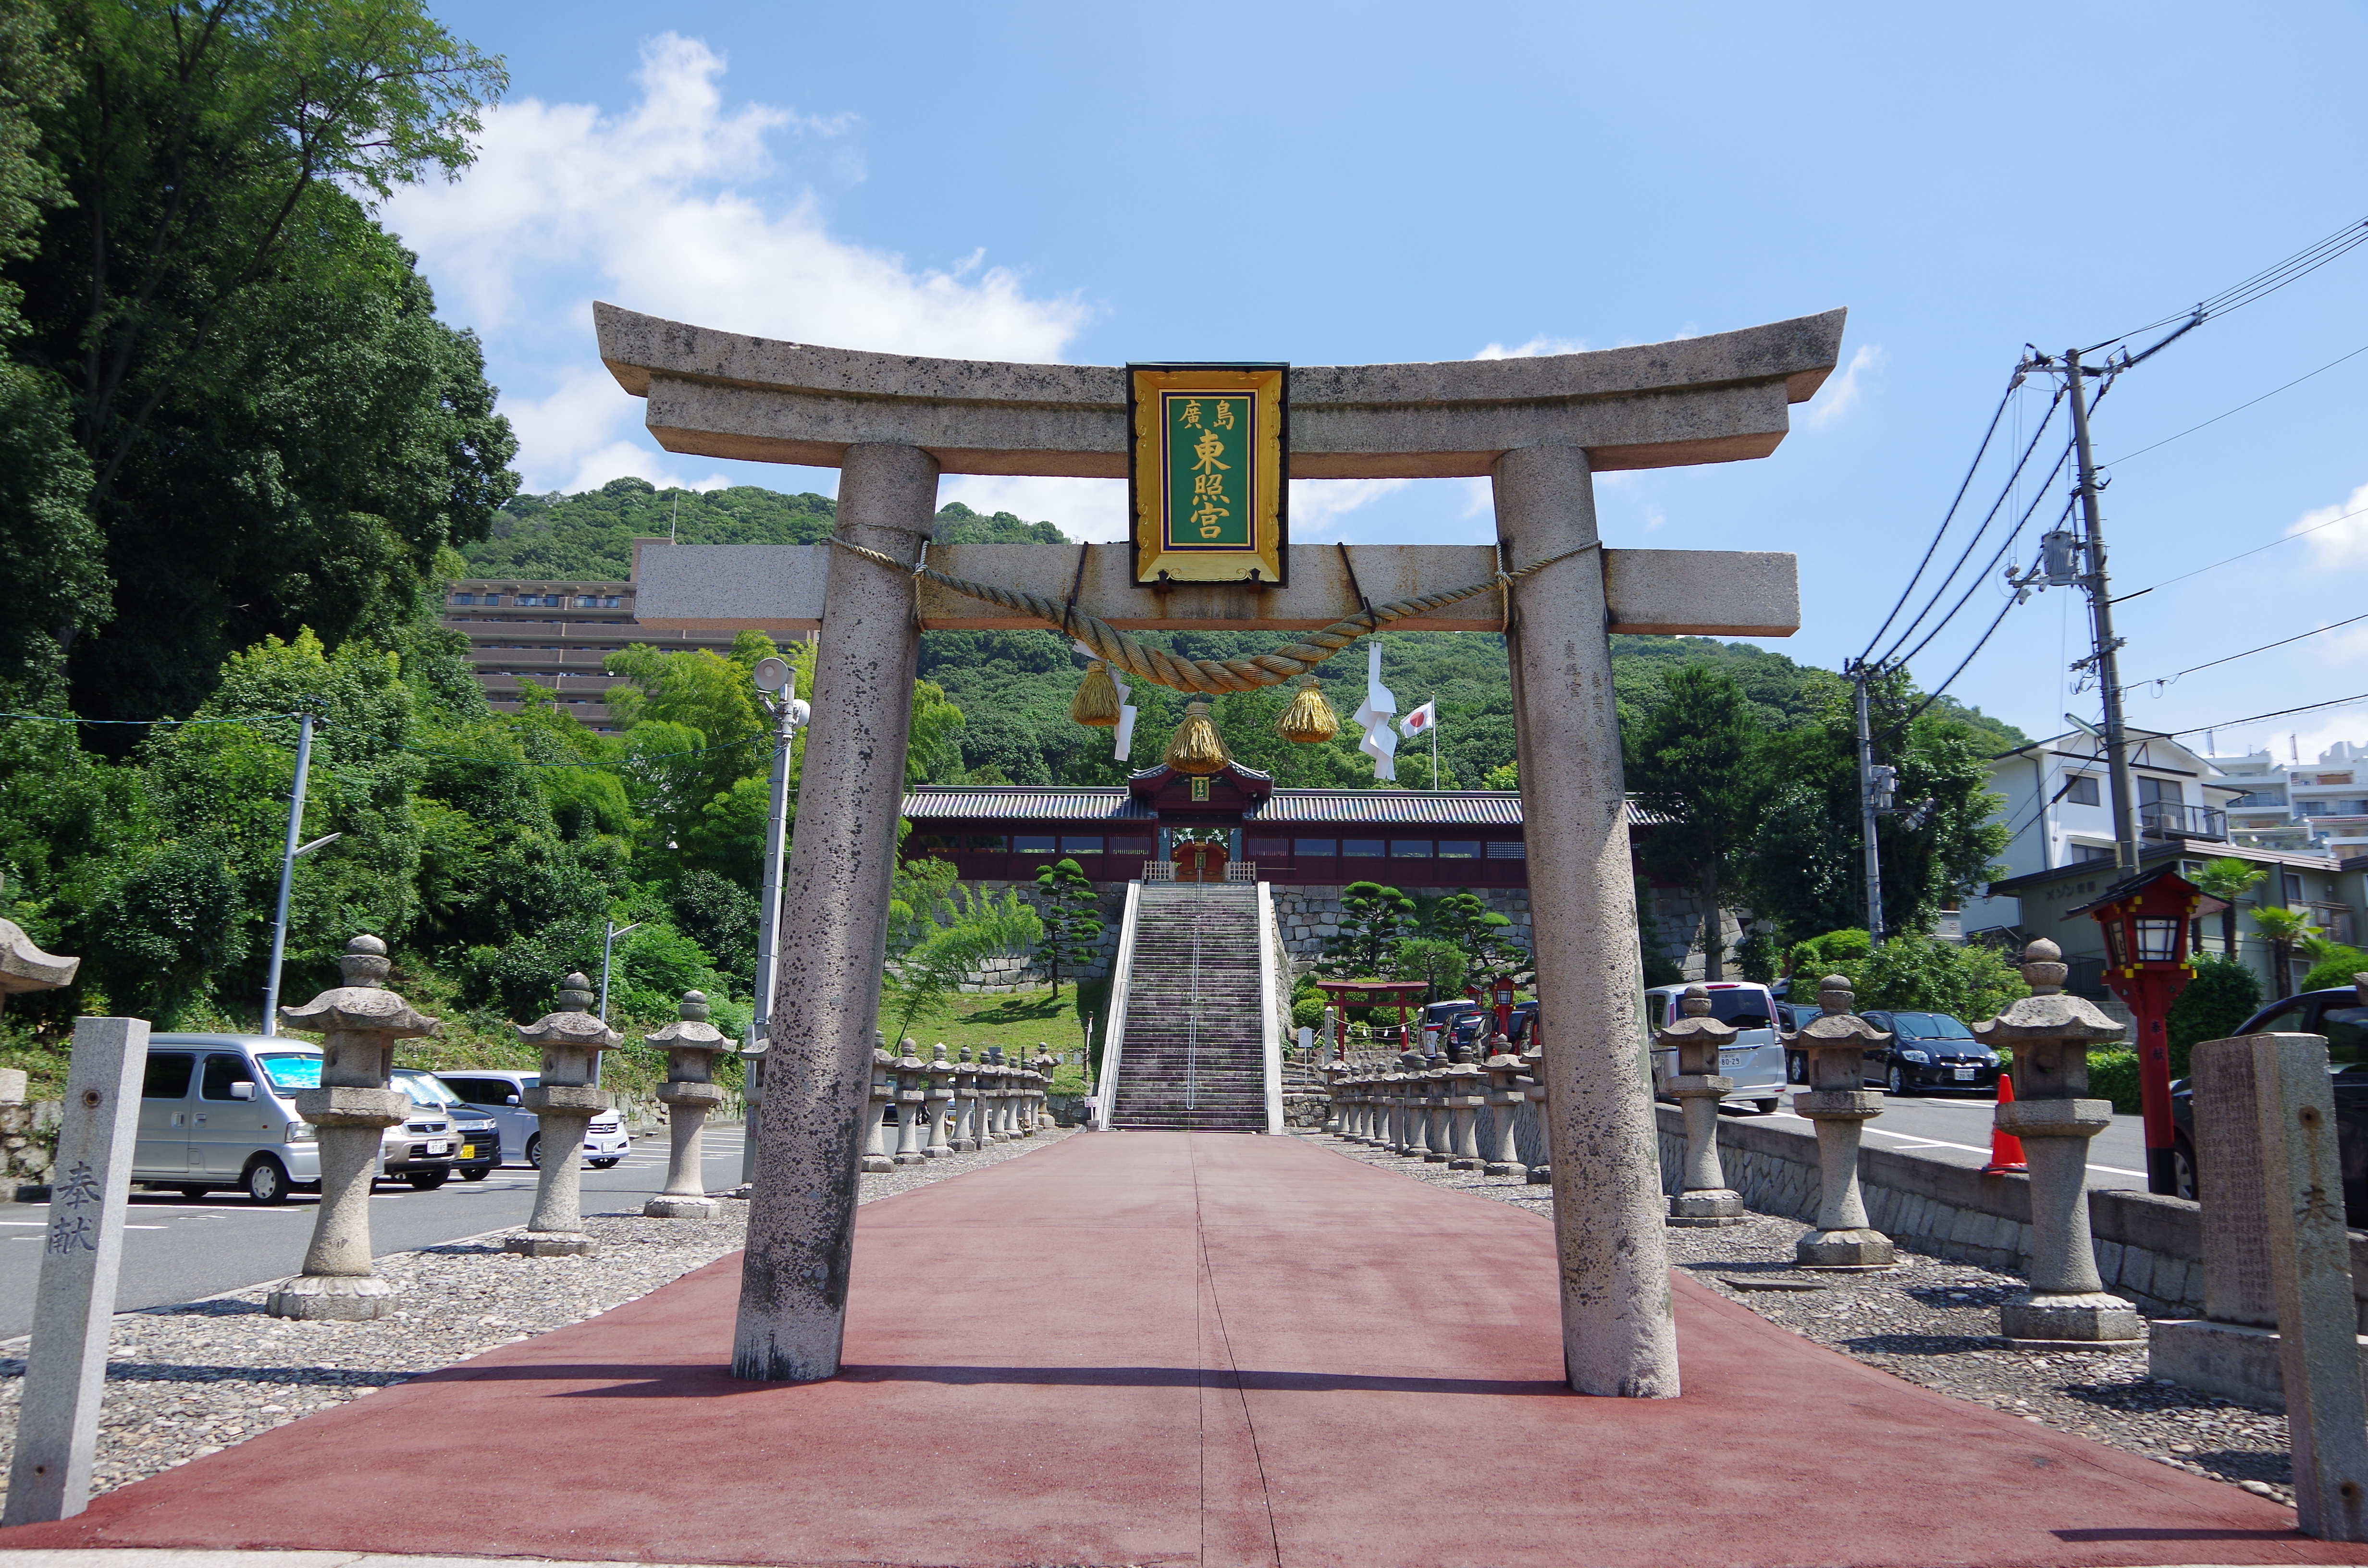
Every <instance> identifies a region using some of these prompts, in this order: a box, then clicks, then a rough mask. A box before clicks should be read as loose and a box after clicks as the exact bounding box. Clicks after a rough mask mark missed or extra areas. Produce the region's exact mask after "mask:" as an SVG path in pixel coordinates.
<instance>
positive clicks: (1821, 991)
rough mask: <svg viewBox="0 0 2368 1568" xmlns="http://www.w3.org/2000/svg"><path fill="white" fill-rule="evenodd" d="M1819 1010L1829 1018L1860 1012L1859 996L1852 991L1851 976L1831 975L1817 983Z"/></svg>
mask: <svg viewBox="0 0 2368 1568" xmlns="http://www.w3.org/2000/svg"><path fill="white" fill-rule="evenodd" d="M1817 1010H1818V1011H1819V1012H1821V1013H1823V1014H1825V1016H1826V1017H1829V1018H1836V1017H1840V1016H1841V1015H1843V1014H1844V1013H1852V1012H1856V1011H1857V1010H1858V994H1857V993H1856V992H1854V991H1852V990H1851V989H1850V976H1849V975H1847V974H1829V975H1827V976H1826V978H1825V979H1823V980H1820V981H1819V982H1817Z"/></svg>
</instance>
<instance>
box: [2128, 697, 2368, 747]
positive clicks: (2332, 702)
mask: <svg viewBox="0 0 2368 1568" xmlns="http://www.w3.org/2000/svg"><path fill="white" fill-rule="evenodd" d="M2347 702H2368V691H2362V692H2358V693H2355V694H2354V695H2352V696H2350V697H2335V698H2329V699H2328V700H2327V701H2325V702H2305V703H2304V704H2303V705H2302V706H2301V707H2299V708H2281V709H2279V710H2277V711H2276V712H2274V713H2248V714H2246V715H2245V716H2244V717H2243V718H2241V719H2222V720H2220V721H2218V722H2215V723H2211V724H2198V725H2196V726H2194V727H2193V728H2192V729H2187V730H2161V731H2157V732H2156V733H2158V734H2161V735H2163V736H2165V737H2166V738H2168V739H2170V740H2177V739H2178V738H2179V737H2180V736H2181V735H2200V734H2202V733H2203V732H2204V731H2206V730H2233V729H2235V728H2236V727H2237V725H2239V724H2256V723H2259V722H2260V721H2262V720H2264V719H2285V718H2290V717H2292V716H2293V715H2294V714H2296V713H2316V712H2317V711H2318V710H2320V709H2322V708H2340V707H2342V706H2343V705H2344V704H2345V703H2347Z"/></svg>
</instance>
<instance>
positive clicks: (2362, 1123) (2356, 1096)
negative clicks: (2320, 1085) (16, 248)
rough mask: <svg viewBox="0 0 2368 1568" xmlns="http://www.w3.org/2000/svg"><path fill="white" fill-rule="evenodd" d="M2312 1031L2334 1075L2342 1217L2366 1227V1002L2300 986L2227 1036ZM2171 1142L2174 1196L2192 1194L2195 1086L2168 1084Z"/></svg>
mask: <svg viewBox="0 0 2368 1568" xmlns="http://www.w3.org/2000/svg"><path fill="white" fill-rule="evenodd" d="M2248 1034H2315V1035H2317V1036H2319V1037H2320V1038H2322V1039H2324V1040H2326V1041H2327V1070H2328V1073H2329V1074H2332V1075H2333V1077H2334V1079H2335V1138H2336V1144H2337V1146H2338V1148H2339V1149H2340V1151H2341V1154H2342V1159H2343V1214H2344V1222H2345V1223H2346V1224H2348V1225H2350V1226H2351V1228H2352V1229H2353V1230H2355V1231H2357V1230H2368V1006H2361V1003H2360V996H2359V994H2358V993H2357V992H2355V991H2353V990H2352V988H2351V987H2350V986H2348V985H2346V986H2342V987H2340V988H2339V989H2336V990H2330V991H2305V992H2304V993H2303V994H2301V995H2299V996H2288V997H2286V998H2284V999H2283V1001H2278V1002H2272V1003H2271V1004H2270V1005H2269V1006H2266V1007H2264V1008H2262V1009H2261V1010H2260V1012H2258V1013H2256V1014H2254V1015H2253V1016H2252V1017H2249V1018H2247V1019H2246V1020H2245V1021H2244V1023H2242V1024H2241V1025H2239V1026H2238V1027H2237V1028H2236V1029H2235V1030H2234V1031H2233V1032H2232V1033H2231V1035H2230V1036H2229V1038H2230V1039H2235V1038H2236V1037H2237V1036H2238V1035H2248ZM2170 1120H2171V1146H2172V1148H2173V1150H2174V1151H2175V1153H2176V1154H2177V1157H2178V1170H2179V1196H2180V1197H2181V1198H2193V1197H2194V1196H2195V1085H2194V1081H2193V1080H2192V1079H2189V1078H2181V1079H2180V1080H2179V1082H2177V1083H2175V1084H2173V1085H2171V1086H2170Z"/></svg>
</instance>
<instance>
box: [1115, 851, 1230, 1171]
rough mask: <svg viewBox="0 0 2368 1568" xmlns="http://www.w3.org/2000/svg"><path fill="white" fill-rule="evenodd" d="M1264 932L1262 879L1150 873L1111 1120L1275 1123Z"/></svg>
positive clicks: (1222, 1127)
mask: <svg viewBox="0 0 2368 1568" xmlns="http://www.w3.org/2000/svg"><path fill="white" fill-rule="evenodd" d="M1259 939H1260V936H1259V931H1258V888H1257V885H1256V884H1255V883H1249V882H1230V883H1228V882H1174V883H1163V882H1145V883H1144V884H1143V894H1142V901H1141V903H1139V904H1138V905H1137V907H1136V911H1135V932H1134V958H1133V965H1132V967H1131V968H1130V970H1129V971H1128V978H1127V999H1126V1033H1125V1037H1124V1040H1123V1042H1122V1044H1121V1049H1120V1054H1119V1064H1118V1083H1117V1085H1116V1086H1115V1089H1114V1091H1113V1093H1112V1096H1111V1099H1112V1106H1111V1111H1110V1126H1112V1127H1116V1128H1128V1127H1133V1128H1154V1129H1163V1130H1167V1131H1203V1132H1263V1131H1266V1041H1265V1031H1264V1018H1263V1015H1262V1013H1261V1006H1262V1004H1263V998H1262V997H1261V996H1260V995H1259V994H1258V941H1259ZM1196 998H1197V1002H1196Z"/></svg>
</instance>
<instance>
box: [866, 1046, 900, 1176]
mask: <svg viewBox="0 0 2368 1568" xmlns="http://www.w3.org/2000/svg"><path fill="white" fill-rule="evenodd" d="M872 1037H873V1038H872V1045H871V1092H870V1093H869V1094H868V1095H867V1096H865V1099H864V1102H863V1168H864V1170H865V1171H866V1172H869V1173H873V1174H876V1173H878V1172H881V1171H893V1170H894V1169H895V1168H896V1162H895V1161H894V1160H893V1159H891V1158H889V1156H888V1145H887V1143H886V1142H884V1130H885V1129H886V1127H887V1123H888V1106H889V1102H891V1101H892V1100H894V1098H895V1097H896V1055H895V1052H894V1051H890V1050H888V1049H887V1048H886V1046H885V1045H883V1044H882V1036H881V1035H880V1033H879V1031H878V1030H877V1029H875V1030H873V1031H872Z"/></svg>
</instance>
